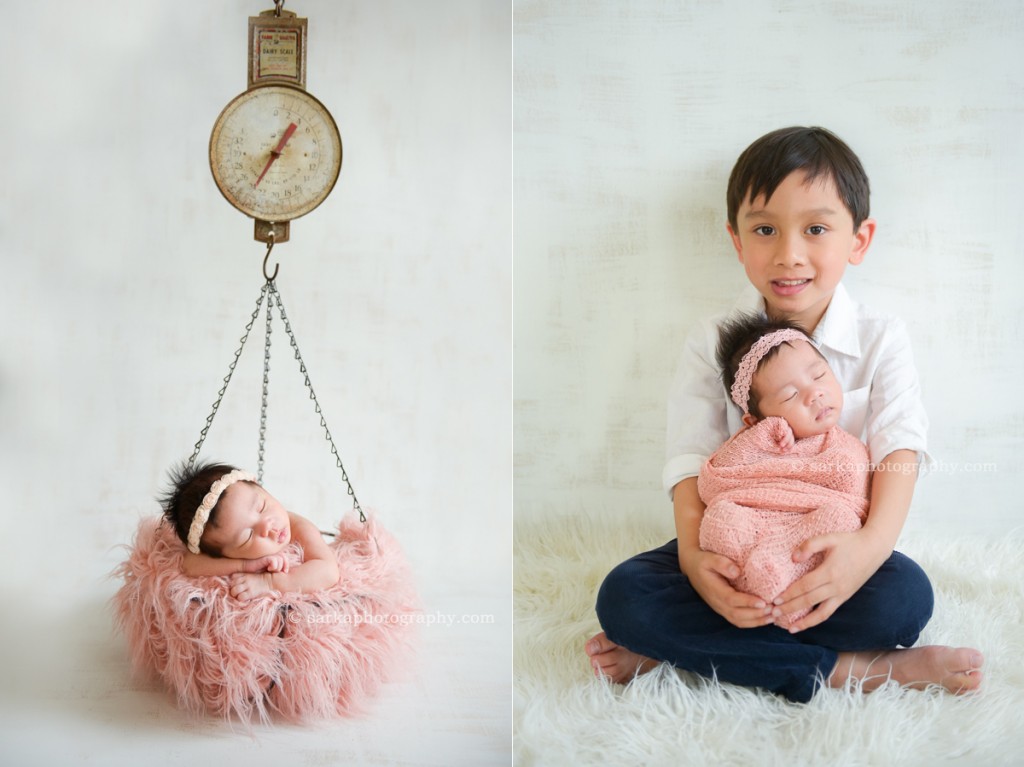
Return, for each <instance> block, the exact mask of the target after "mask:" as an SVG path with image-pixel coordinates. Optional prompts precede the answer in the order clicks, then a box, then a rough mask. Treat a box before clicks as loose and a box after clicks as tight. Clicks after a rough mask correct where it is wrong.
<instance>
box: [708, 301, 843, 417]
mask: <svg viewBox="0 0 1024 767" xmlns="http://www.w3.org/2000/svg"><path fill="white" fill-rule="evenodd" d="M787 329H791V330H797V331H799V332H801V333H803V334H804V335H805V336H807V340H808V341H810V340H811V336H810V334H809V333H808V332H807V331H806V330H804V329H803V328H802V327H800V326H799V325H797V324H796V323H795V322H790V321H789V320H769V319H768V318H766V317H764V316H763V315H760V314H741V315H740V316H739V317H736V318H735V319H731V320H726V321H725V322H723V323H722V324H721V325H719V326H718V347H717V348H716V349H715V360H716V361H717V362H718V367H719V368H720V369H721V371H722V383H724V384H725V391H726V392H727V393H730V400H731V399H732V396H731V391H732V385H733V383H734V382H735V381H736V371H737V370H739V367H740V362H741V361H742V360H743V356H744V355H745V354H746V353H747V352H749V351H750V347H752V346H753V345H754V344H756V343H757V342H758V341H759V340H760V339H761V338H763V337H764V336H766V335H768V334H769V333H774V332H775V331H776V330H787ZM811 346H812V347H814V350H815V351H818V348H817V347H816V346H814V344H813V343H812V344H811ZM781 347H782V344H779V345H778V346H774V347H772V348H771V349H769V350H768V352H767V353H766V354H765V355H764V357H762V358H761V361H760V362H759V363H758V365H757V369H758V370H760V369H761V365H763V364H764V363H765V362H766V361H767V360H770V359H771V358H772V357H774V356H775V355H776V354H778V353H779V349H780V348H781ZM818 354H819V356H820V355H821V352H818ZM822 359H824V357H822ZM748 396H749V398H748V400H747V409H748V410H749V411H750V414H751V415H752V416H754V418H756V419H757V420H759V421H760V420H761V419H762V418H764V416H763V415H762V414H761V411H760V409H759V408H758V407H757V395H756V394H755V393H754V387H753V386H751V387H750V394H749V395H748Z"/></svg>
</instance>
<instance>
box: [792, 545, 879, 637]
mask: <svg viewBox="0 0 1024 767" xmlns="http://www.w3.org/2000/svg"><path fill="white" fill-rule="evenodd" d="M819 553H820V554H824V557H825V558H824V560H823V561H822V563H821V564H820V565H818V566H817V567H816V568H814V569H813V570H811V572H809V573H807V574H806V575H805V576H803V577H802V578H800V580H798V581H797V582H796V583H794V584H792V585H791V586H790V587H789V588H788V589H786V590H785V591H783V592H782V594H780V595H779V597H778V598H777V599H776V600H775V603H776V605H777V606H776V608H775V609H776V611H777V612H776V613H775V614H776V615H779V616H781V615H789V614H790V613H793V612H796V611H797V610H802V609H803V608H805V607H812V608H814V609H812V610H811V612H809V613H808V614H807V615H806V616H804V617H803V618H802V619H800V620H798V621H797V622H796V623H794V624H793V625H792V626H791V627H790V629H789V630H790V632H791V633H796V632H797V631H803V630H804V629H809V628H811V626H817V625H818V624H819V623H823V622H824V621H826V620H828V619H829V618H830V617H832V613H834V612H835V611H836V610H837V609H839V606H840V605H841V604H843V602H845V601H846V600H847V599H849V598H850V597H852V596H853V595H854V594H855V593H856V592H857V591H858V590H859V589H860V587H861V586H863V585H864V584H865V583H867V581H868V579H869V578H870V577H871V576H872V575H874V574H875V573H876V572H877V571H878V568H879V567H881V566H882V564H883V563H884V562H885V560H886V559H887V558H888V556H889V554H888V552H885V551H884V550H880V549H879V547H878V546H877V545H876V544H875V541H874V539H873V538H871V537H870V536H868V535H866V534H865V533H864V530H863V529H861V530H858V531H857V532H854V533H829V534H827V535H819V536H816V537H814V538H809V539H808V540H806V541H804V542H803V543H802V544H800V546H798V547H797V549H796V551H795V552H793V561H794V562H804V561H806V560H808V559H810V558H811V557H812V556H814V555H815V554H819ZM815 605H817V607H814V606H815Z"/></svg>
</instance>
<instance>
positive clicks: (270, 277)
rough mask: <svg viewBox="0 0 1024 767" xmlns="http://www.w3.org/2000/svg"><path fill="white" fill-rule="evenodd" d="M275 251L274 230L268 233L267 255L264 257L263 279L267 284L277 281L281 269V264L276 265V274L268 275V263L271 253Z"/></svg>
mask: <svg viewBox="0 0 1024 767" xmlns="http://www.w3.org/2000/svg"><path fill="white" fill-rule="evenodd" d="M273 249H274V230H273V229H271V230H270V231H269V232H268V233H267V254H266V255H265V256H264V257H263V278H264V279H265V280H266V281H267V282H273V281H274V280H276V279H277V270H278V269H280V268H281V264H274V273H273V274H267V261H268V260H269V259H270V251H272V250H273Z"/></svg>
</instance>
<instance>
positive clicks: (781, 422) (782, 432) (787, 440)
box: [772, 418, 796, 453]
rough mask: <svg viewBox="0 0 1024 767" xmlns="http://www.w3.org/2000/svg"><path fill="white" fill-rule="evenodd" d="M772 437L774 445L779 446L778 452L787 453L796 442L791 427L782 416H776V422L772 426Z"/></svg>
mask: <svg viewBox="0 0 1024 767" xmlns="http://www.w3.org/2000/svg"><path fill="white" fill-rule="evenodd" d="M772 439H774V440H775V445H776V446H777V447H778V448H779V452H780V453H788V452H789V451H790V449H791V448H792V447H793V445H795V444H796V437H794V436H793V429H792V428H790V426H789V424H788V423H787V422H786V420H785V419H784V418H776V422H775V423H774V424H773V426H772Z"/></svg>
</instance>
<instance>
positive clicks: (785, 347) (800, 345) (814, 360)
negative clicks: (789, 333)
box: [755, 339, 830, 375]
mask: <svg viewBox="0 0 1024 767" xmlns="http://www.w3.org/2000/svg"><path fill="white" fill-rule="evenodd" d="M772 363H777V364H775V365H773V364H772ZM818 363H822V364H824V365H825V367H830V366H829V364H828V360H826V359H825V357H824V355H823V354H822V353H821V352H820V351H819V350H818V347H816V346H815V345H814V344H813V343H812V342H811V340H810V339H807V340H806V341H785V342H783V343H781V344H779V347H778V351H777V352H776V353H775V354H773V355H772V356H771V357H768V358H766V359H765V360H764V362H763V363H762V364H761V365H760V366H758V369H757V373H761V372H763V371H764V370H765V369H766V368H769V367H771V368H772V369H773V370H776V371H778V370H780V369H785V370H802V369H804V368H807V367H811V366H813V365H816V364H818ZM755 375H756V373H755Z"/></svg>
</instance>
